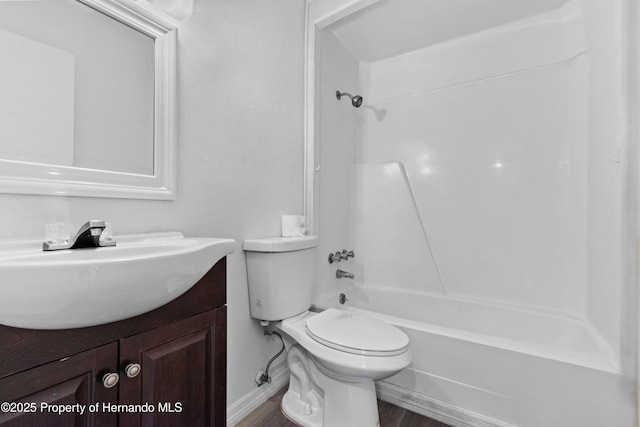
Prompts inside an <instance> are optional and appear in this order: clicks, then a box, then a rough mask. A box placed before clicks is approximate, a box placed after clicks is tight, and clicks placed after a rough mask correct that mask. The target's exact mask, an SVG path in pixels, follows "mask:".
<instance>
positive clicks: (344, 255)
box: [340, 249, 355, 260]
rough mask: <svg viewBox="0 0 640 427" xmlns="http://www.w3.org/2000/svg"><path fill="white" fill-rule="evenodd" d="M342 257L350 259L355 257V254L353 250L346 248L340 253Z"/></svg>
mask: <svg viewBox="0 0 640 427" xmlns="http://www.w3.org/2000/svg"><path fill="white" fill-rule="evenodd" d="M340 257H341V258H342V259H344V260H348V259H349V258H355V254H354V253H353V251H348V252H347V250H346V249H343V250H342V253H341V254H340Z"/></svg>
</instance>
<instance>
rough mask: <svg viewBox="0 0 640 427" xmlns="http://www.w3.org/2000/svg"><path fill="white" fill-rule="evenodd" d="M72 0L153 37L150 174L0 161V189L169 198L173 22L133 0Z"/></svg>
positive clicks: (173, 175) (173, 144) (171, 189)
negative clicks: (152, 123)
mask: <svg viewBox="0 0 640 427" xmlns="http://www.w3.org/2000/svg"><path fill="white" fill-rule="evenodd" d="M76 1H78V3H81V4H83V5H84V6H86V7H91V8H93V9H96V10H97V11H99V12H102V13H103V14H105V15H107V16H109V17H111V18H113V19H115V20H117V21H119V22H121V23H122V24H123V25H127V26H129V27H131V28H133V29H135V30H137V31H140V32H141V33H143V34H145V35H147V36H149V37H151V38H152V39H153V40H154V62H155V64H154V69H155V76H154V131H153V135H154V138H153V139H154V140H153V153H154V156H153V157H154V158H153V175H142V174H134V173H127V172H116V171H107V170H98V169H88V168H79V167H72V166H60V165H53V164H45V163H34V162H22V161H13V160H5V159H0V193H12V194H41V195H58V196H85V197H111V198H127V199H156V200H173V199H175V188H176V163H177V162H176V144H177V117H176V108H175V103H176V41H177V32H176V31H175V29H176V27H177V23H176V22H175V21H174V20H172V19H167V17H168V15H166V14H165V13H164V12H163V11H160V10H154V9H153V8H147V9H141V8H140V7H139V4H135V3H134V2H132V1H131V0H76ZM140 3H145V4H147V5H149V4H150V3H148V2H144V1H142V0H140ZM169 18H170V17H169Z"/></svg>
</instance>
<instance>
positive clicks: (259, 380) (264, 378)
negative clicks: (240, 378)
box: [256, 329, 284, 387]
mask: <svg viewBox="0 0 640 427" xmlns="http://www.w3.org/2000/svg"><path fill="white" fill-rule="evenodd" d="M264 334H265V335H269V336H271V335H275V336H277V337H278V338H280V341H281V342H282V348H281V349H280V351H279V352H277V353H276V355H275V356H273V357H272V358H271V359H270V360H269V363H267V367H266V368H265V369H264V372H262V371H260V372H258V376H257V377H256V384H257V385H258V387H260V386H261V385H263V384H266V383H271V377H270V376H269V368H270V367H271V364H272V363H273V361H274V360H276V359H277V358H278V356H280V355H281V354H282V353H284V340H283V339H282V335H280V334H279V333H278V332H275V331H268V330H266V329H265V331H264Z"/></svg>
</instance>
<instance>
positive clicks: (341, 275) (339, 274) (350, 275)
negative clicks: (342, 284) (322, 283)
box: [336, 270, 356, 279]
mask: <svg viewBox="0 0 640 427" xmlns="http://www.w3.org/2000/svg"><path fill="white" fill-rule="evenodd" d="M336 277H337V278H338V279H343V278H344V279H355V277H356V276H355V275H354V274H353V273H349V272H348V271H344V270H337V271H336Z"/></svg>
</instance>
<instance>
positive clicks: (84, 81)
mask: <svg viewBox="0 0 640 427" xmlns="http://www.w3.org/2000/svg"><path fill="white" fill-rule="evenodd" d="M165 3H166V1H165ZM145 6H147V8H146V9H145V8H144V7H145ZM141 7H142V8H143V9H142V10H141ZM187 16H188V14H187ZM174 28H175V22H174V21H172V17H171V16H170V15H167V14H164V12H163V11H162V10H157V9H156V10H154V6H153V4H152V3H149V2H146V1H145V0H138V2H133V3H132V2H131V1H130V0H82V1H77V0H40V1H38V0H35V1H34V0H20V1H0V52H3V56H4V58H5V59H4V60H3V66H2V67H0V192H5V193H27V194H57V195H72V196H97V197H125V198H145V199H172V198H174V188H175V185H174V181H175V178H174V175H175V167H174V165H175V156H174V155H173V153H174V150H175V111H174V108H173V105H172V103H173V102H174V97H175V95H174V91H175V82H174V81H175V39H176V32H175V31H173V30H174Z"/></svg>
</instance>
